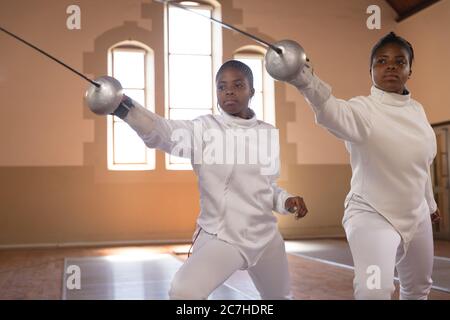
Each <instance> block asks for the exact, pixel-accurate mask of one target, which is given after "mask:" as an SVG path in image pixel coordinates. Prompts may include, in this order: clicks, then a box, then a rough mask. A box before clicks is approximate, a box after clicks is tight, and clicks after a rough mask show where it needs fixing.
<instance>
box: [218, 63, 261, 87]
mask: <svg viewBox="0 0 450 320" xmlns="http://www.w3.org/2000/svg"><path fill="white" fill-rule="evenodd" d="M227 69H235V70H239V71H241V72H242V73H243V74H244V76H245V77H246V78H247V80H248V83H249V84H250V88H251V89H253V72H252V69H250V67H249V66H248V65H246V64H245V63H243V62H241V61H238V60H228V61H227V62H225V63H224V64H223V65H222V66H221V67H220V69H219V71H217V74H216V82H217V80H219V77H220V75H221V74H222V73H223V72H224V71H225V70H227Z"/></svg>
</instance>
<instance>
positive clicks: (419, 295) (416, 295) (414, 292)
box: [400, 280, 432, 300]
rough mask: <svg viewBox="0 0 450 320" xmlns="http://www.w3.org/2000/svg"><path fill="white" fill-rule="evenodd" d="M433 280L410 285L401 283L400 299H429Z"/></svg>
mask: <svg viewBox="0 0 450 320" xmlns="http://www.w3.org/2000/svg"><path fill="white" fill-rule="evenodd" d="M431 285H432V281H431V280H430V281H427V282H424V283H423V284H415V285H410V286H402V285H400V300H427V299H428V295H429V294H430V291H431Z"/></svg>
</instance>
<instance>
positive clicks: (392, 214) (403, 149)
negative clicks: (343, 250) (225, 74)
mask: <svg viewBox="0 0 450 320" xmlns="http://www.w3.org/2000/svg"><path fill="white" fill-rule="evenodd" d="M413 58H414V52H413V48H412V46H411V45H410V43H409V42H407V41H406V40H405V39H403V38H401V37H399V36H397V35H395V34H394V33H392V32H391V33H390V34H388V35H386V36H385V37H383V38H382V39H380V40H379V41H378V43H376V45H375V46H374V47H373V49H372V53H371V57H370V75H371V77H372V82H373V86H372V88H371V93H370V95H369V96H358V97H355V98H352V99H350V100H348V101H345V100H340V99H337V98H335V97H334V96H333V95H332V93H331V87H330V86H329V85H328V84H326V83H324V82H323V81H322V80H320V79H319V78H318V77H317V76H315V75H314V74H313V72H312V70H311V68H310V66H309V65H306V66H305V67H304V68H303V69H302V70H301V72H299V73H298V74H297V75H296V76H295V77H294V78H291V79H284V80H286V81H287V82H289V83H290V84H292V85H294V86H296V87H297V88H298V89H299V91H300V92H301V93H302V94H303V95H304V97H305V98H306V100H307V102H308V103H309V104H310V106H311V107H312V110H313V111H314V113H315V117H316V122H317V123H318V124H319V125H321V126H323V127H325V128H326V129H327V130H328V131H329V132H330V133H332V134H333V135H335V136H336V137H338V138H339V139H342V140H344V141H345V146H346V148H347V150H348V151H349V153H350V163H351V167H352V172H353V174H352V179H351V190H350V192H349V193H348V196H347V197H346V199H345V213H344V217H343V220H342V223H343V226H344V229H345V232H346V236H347V240H348V243H349V245H350V249H351V252H352V256H353V261H354V265H355V269H354V270H355V277H354V281H353V285H354V295H355V298H356V299H390V298H391V294H392V293H393V291H394V289H395V287H394V284H393V279H394V269H395V268H396V269H397V272H398V277H399V280H400V298H401V299H426V298H427V296H428V294H429V292H430V289H431V284H432V280H431V273H432V268H433V235H432V227H431V223H432V222H436V221H438V220H439V210H438V208H437V205H436V202H435V200H434V197H433V190H432V185H431V177H430V165H431V163H432V161H433V159H434V157H435V155H436V138H435V134H434V132H433V130H432V128H431V126H430V124H429V122H428V120H427V118H426V115H425V112H424V109H423V107H422V105H421V104H420V103H419V102H417V101H416V100H414V99H412V98H411V93H410V92H409V91H408V89H407V88H406V86H405V84H406V82H407V80H408V79H409V77H410V76H411V65H412V62H413ZM430 215H431V219H430Z"/></svg>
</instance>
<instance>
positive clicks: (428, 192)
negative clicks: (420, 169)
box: [425, 173, 437, 214]
mask: <svg viewBox="0 0 450 320" xmlns="http://www.w3.org/2000/svg"><path fill="white" fill-rule="evenodd" d="M425 199H426V200H427V203H428V207H429V208H430V214H432V213H435V212H436V210H437V204H436V200H434V193H433V185H432V183H431V175H430V174H429V173H428V179H427V185H426V186H425Z"/></svg>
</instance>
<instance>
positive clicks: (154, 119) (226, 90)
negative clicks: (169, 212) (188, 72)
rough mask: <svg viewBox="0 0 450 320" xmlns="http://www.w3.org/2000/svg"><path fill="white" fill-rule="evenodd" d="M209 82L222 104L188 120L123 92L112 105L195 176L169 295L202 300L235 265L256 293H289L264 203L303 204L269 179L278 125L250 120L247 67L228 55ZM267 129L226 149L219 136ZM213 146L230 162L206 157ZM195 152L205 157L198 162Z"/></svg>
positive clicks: (275, 165) (282, 208) (279, 244)
mask: <svg viewBox="0 0 450 320" xmlns="http://www.w3.org/2000/svg"><path fill="white" fill-rule="evenodd" d="M216 84H217V98H218V103H219V106H220V108H221V111H222V112H221V114H219V115H205V116H200V117H198V118H196V119H194V120H192V121H184V120H182V121H179V120H167V119H165V118H163V117H160V116H158V115H156V114H154V113H152V112H150V111H149V110H147V109H145V108H143V107H142V106H140V105H139V104H138V103H137V102H135V101H131V99H129V98H128V97H126V96H125V100H127V101H126V102H127V104H128V105H130V103H131V104H132V105H133V106H132V107H131V108H130V110H129V111H128V110H125V109H123V107H122V106H121V107H119V108H118V109H117V110H115V112H114V114H115V115H117V116H119V117H121V118H122V119H123V120H124V121H125V122H126V123H128V124H129V125H130V126H131V128H133V129H134V130H135V131H136V132H137V134H138V135H139V136H140V137H141V138H142V140H143V141H144V142H145V144H146V145H147V146H148V147H150V148H158V149H161V150H163V151H165V152H167V153H170V154H175V155H178V156H180V155H181V156H184V157H189V158H190V159H191V163H192V166H193V169H194V172H195V174H196V175H197V176H198V183H199V188H200V207H201V212H200V215H199V217H198V219H197V226H198V227H197V230H196V231H195V233H194V236H193V239H194V244H193V250H192V255H191V256H190V257H189V258H188V259H187V261H186V262H185V263H184V264H183V265H182V267H181V268H180V269H179V270H178V272H177V273H176V275H175V277H174V279H173V281H172V285H171V289H170V292H169V296H170V298H172V299H206V298H207V297H208V296H209V295H210V293H211V292H212V291H213V290H214V289H216V288H217V287H218V286H220V285H221V284H222V283H223V282H224V281H225V280H227V279H228V277H230V276H231V275H232V274H233V273H234V272H235V271H236V270H239V269H246V270H248V273H249V275H250V277H251V279H252V280H253V282H254V284H255V287H256V288H257V289H258V291H259V293H260V295H261V298H262V299H289V298H291V291H290V280H289V272H288V263H287V257H286V252H285V247H284V242H283V239H282V237H281V235H280V233H279V231H278V228H277V219H276V217H275V216H274V215H273V213H272V210H275V211H277V212H279V213H281V214H289V213H290V211H292V209H294V210H296V211H295V215H296V217H297V218H299V217H303V216H304V215H306V213H307V208H306V206H305V203H304V202H303V199H302V198H300V197H293V196H291V195H290V194H288V193H287V192H286V191H285V190H283V189H281V188H279V187H278V186H277V184H276V179H277V177H278V175H279V158H278V157H279V149H278V148H279V145H278V131H277V130H276V129H275V128H274V127H273V126H272V125H270V124H267V123H265V122H263V121H260V120H257V119H256V116H255V113H254V112H253V111H252V110H251V109H250V108H249V102H250V99H251V98H252V96H253V94H254V89H253V75H252V72H251V69H250V68H249V67H248V66H247V65H245V64H244V63H242V62H239V61H235V60H230V61H228V62H226V63H224V64H223V65H222V67H221V68H220V69H219V71H218V73H217V76H216ZM274 132H275V133H276V135H275V136H274V135H272V139H271V138H266V139H265V140H264V139H259V140H258V141H256V140H254V139H247V140H246V141H250V142H248V143H246V144H245V146H244V147H242V146H241V147H239V146H238V144H236V145H235V146H231V149H230V146H229V145H227V146H225V145H226V144H227V142H225V137H226V136H227V135H229V136H233V135H235V136H236V137H238V139H239V135H241V137H240V138H242V137H243V138H244V140H245V139H246V138H249V137H256V136H258V137H264V136H266V137H267V136H268V134H271V133H272V134H273V133H274ZM186 137H188V139H186ZM273 137H275V138H273ZM179 138H184V141H181V140H182V139H179ZM264 141H265V142H264ZM269 145H270V146H269ZM267 147H270V148H271V151H270V159H267V160H269V161H266V163H265V164H262V163H260V162H252V163H250V162H249V160H248V158H246V159H245V161H244V162H242V161H241V162H239V160H237V161H235V160H236V158H240V157H241V156H244V158H245V156H246V155H248V154H249V153H251V152H252V151H257V152H258V151H263V150H259V149H261V148H263V149H265V148H267ZM180 150H184V151H185V152H184V153H180ZM199 150H200V154H199V153H198V151H199ZM212 150H214V151H212ZM217 152H219V153H220V152H223V153H224V156H225V158H227V159H228V160H232V161H231V162H230V161H224V162H223V163H220V161H219V162H217V163H215V162H214V161H211V159H209V160H208V159H206V156H205V155H206V154H210V156H212V157H214V156H217V154H215V155H213V154H214V153H217ZM266 153H267V152H266ZM202 155H203V156H205V158H203V159H202V161H198V160H199V158H201V156H202ZM265 166H268V167H266V168H264V167H265Z"/></svg>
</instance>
